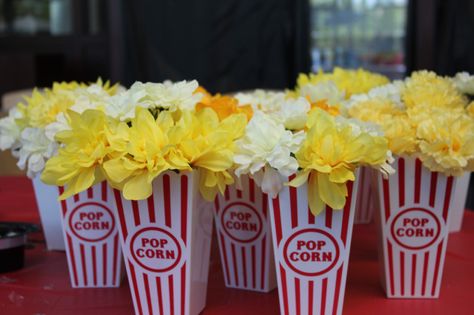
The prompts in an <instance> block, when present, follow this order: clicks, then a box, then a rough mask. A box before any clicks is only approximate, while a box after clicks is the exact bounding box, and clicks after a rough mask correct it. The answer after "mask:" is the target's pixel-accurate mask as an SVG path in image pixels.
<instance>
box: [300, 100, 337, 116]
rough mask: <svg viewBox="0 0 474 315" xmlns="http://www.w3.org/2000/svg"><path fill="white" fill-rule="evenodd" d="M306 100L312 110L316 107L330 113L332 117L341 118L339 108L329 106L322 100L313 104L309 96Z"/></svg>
mask: <svg viewBox="0 0 474 315" xmlns="http://www.w3.org/2000/svg"><path fill="white" fill-rule="evenodd" d="M306 99H307V100H308V101H309V103H310V104H311V109H314V108H316V107H317V108H320V109H322V110H324V111H325V112H327V113H329V114H330V115H331V116H339V114H340V111H339V107H337V106H331V105H329V104H328V102H327V100H320V101H316V102H314V103H311V99H310V98H309V97H308V96H306Z"/></svg>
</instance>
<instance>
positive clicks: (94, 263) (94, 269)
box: [91, 246, 97, 286]
mask: <svg viewBox="0 0 474 315" xmlns="http://www.w3.org/2000/svg"><path fill="white" fill-rule="evenodd" d="M91 250H92V278H93V279H94V286H97V256H96V253H95V246H92V247H91Z"/></svg>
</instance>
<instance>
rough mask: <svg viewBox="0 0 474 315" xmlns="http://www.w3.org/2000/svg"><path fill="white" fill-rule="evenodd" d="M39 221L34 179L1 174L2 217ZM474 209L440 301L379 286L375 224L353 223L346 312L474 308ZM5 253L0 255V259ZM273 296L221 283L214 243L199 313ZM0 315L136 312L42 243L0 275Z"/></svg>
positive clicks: (253, 310) (235, 310) (262, 303)
mask: <svg viewBox="0 0 474 315" xmlns="http://www.w3.org/2000/svg"><path fill="white" fill-rule="evenodd" d="M7 220H9V221H12V220H14V221H29V222H39V218H38V214H37V211H36V205H35V201H34V196H33V189H32V186H31V183H30V182H29V181H28V180H27V179H26V178H21V177H0V221H7ZM472 244H474V213H472V212H466V214H465V218H464V226H463V231H462V232H460V233H456V234H452V235H450V237H449V243H448V252H447V258H446V265H445V269H444V275H443V285H442V287H441V297H440V298H439V299H438V300H389V299H386V298H385V296H384V292H383V290H382V288H381V286H380V285H379V274H378V270H379V264H378V261H377V246H376V234H375V227H374V226H373V225H356V226H355V228H354V234H353V241H352V248H351V258H350V264H349V272H348V279H347V290H346V297H345V301H344V314H348V315H352V314H360V315H365V314H386V315H390V314H404V315H405V314H406V315H408V314H450V315H463V314H474V310H473V308H474V303H473V302H472V300H471V299H474V296H473V292H474V288H473V280H474V251H473V250H472V248H473V247H472ZM0 259H2V257H0ZM278 313H279V308H278V296H277V291H276V290H274V291H273V292H271V293H269V294H262V293H251V292H245V291H240V290H235V289H227V288H225V287H224V281H223V276H222V272H221V267H220V261H219V258H218V253H217V249H216V247H215V246H214V248H213V253H212V258H211V272H210V276H209V288H208V298H207V307H206V309H205V310H204V312H203V314H205V315H208V314H226V315H232V314H261V315H265V314H272V315H273V314H278ZM0 314H1V315H4V314H5V315H6V314H8V315H13V314H21V315H23V314H25V315H26V314H29V315H35V314H36V315H40V314H45V315H64V314H68V315H75V314H77V315H83V314H87V315H94V314H100V315H121V314H133V307H132V301H131V298H130V294H129V288H128V284H127V282H126V281H124V283H123V284H122V286H121V287H120V288H119V289H71V287H70V285H69V276H68V271H67V266H66V257H65V254H64V253H62V252H48V251H46V250H45V248H44V245H43V244H41V243H40V244H37V245H36V247H35V248H33V249H29V250H28V251H27V256H26V267H25V268H24V269H22V270H21V271H18V272H12V273H8V274H0Z"/></svg>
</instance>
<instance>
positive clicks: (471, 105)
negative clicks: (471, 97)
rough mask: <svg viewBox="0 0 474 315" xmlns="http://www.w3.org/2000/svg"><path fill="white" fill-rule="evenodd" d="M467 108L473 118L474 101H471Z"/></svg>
mask: <svg viewBox="0 0 474 315" xmlns="http://www.w3.org/2000/svg"><path fill="white" fill-rule="evenodd" d="M466 110H467V114H468V115H470V116H471V117H472V118H474V101H472V102H471V103H469V105H468V106H467V108H466Z"/></svg>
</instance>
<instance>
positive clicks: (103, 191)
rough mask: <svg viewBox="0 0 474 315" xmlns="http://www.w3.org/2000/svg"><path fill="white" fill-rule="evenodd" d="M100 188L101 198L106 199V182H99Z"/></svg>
mask: <svg viewBox="0 0 474 315" xmlns="http://www.w3.org/2000/svg"><path fill="white" fill-rule="evenodd" d="M101 188H102V200H103V201H107V182H106V181H103V182H102V183H101Z"/></svg>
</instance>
